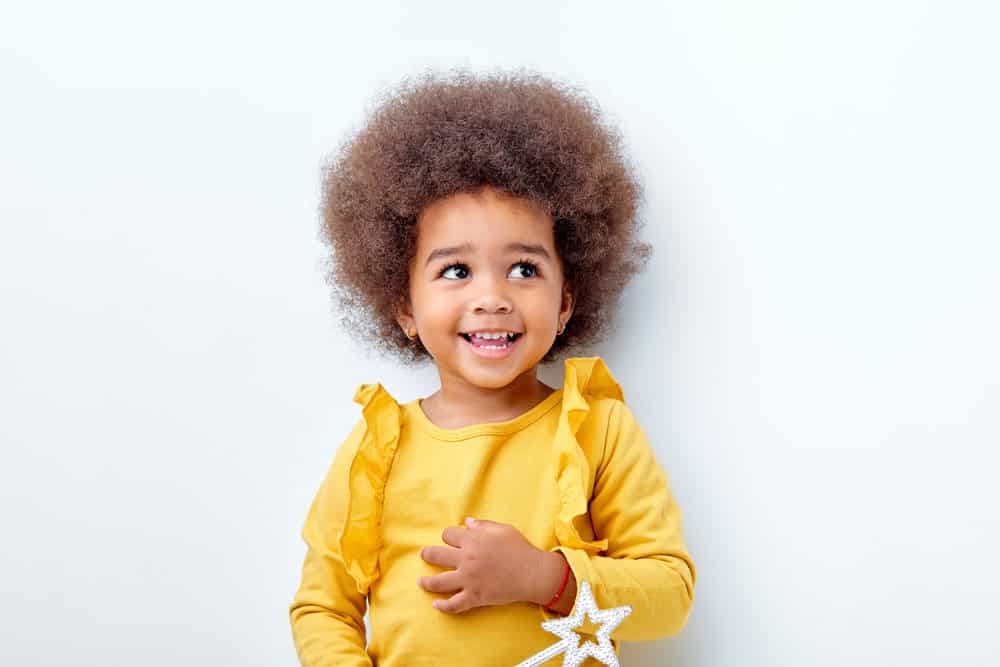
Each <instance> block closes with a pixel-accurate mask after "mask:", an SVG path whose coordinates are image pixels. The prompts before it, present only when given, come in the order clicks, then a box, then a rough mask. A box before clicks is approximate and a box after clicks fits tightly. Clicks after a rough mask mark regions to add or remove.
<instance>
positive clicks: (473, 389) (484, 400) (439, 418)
mask: <svg viewBox="0 0 1000 667" xmlns="http://www.w3.org/2000/svg"><path fill="white" fill-rule="evenodd" d="M537 368H538V367H537V366H535V367H532V368H531V369H530V370H528V371H526V372H524V373H522V374H521V375H519V376H518V377H517V378H515V379H514V381H513V382H511V383H510V384H508V385H506V386H504V387H497V388H492V387H479V386H477V385H474V384H471V383H470V382H468V381H466V380H464V379H461V378H456V377H446V376H445V375H444V374H442V375H441V388H440V389H439V390H438V391H437V392H435V393H434V394H432V395H431V396H429V397H428V398H427V399H425V400H424V401H423V402H422V406H423V408H424V411H425V413H426V414H427V415H428V417H429V418H431V419H432V421H435V422H436V423H439V424H441V425H444V426H445V427H446V428H461V427H462V426H465V425H467V424H480V423H490V422H501V421H508V420H511V419H514V418H515V417H517V416H519V415H521V414H523V413H525V412H527V411H528V410H530V409H531V408H533V407H534V406H536V405H538V404H539V403H541V402H542V401H543V400H544V399H545V398H546V397H547V396H548V395H549V394H551V393H552V392H553V391H555V390H554V389H553V388H552V387H549V386H548V385H546V384H544V383H542V382H539V381H538V378H537V376H536V371H537Z"/></svg>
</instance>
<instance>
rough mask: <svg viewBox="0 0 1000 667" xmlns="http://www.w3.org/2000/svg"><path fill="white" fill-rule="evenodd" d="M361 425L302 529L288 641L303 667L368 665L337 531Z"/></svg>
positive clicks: (356, 597) (359, 600) (359, 599)
mask: <svg viewBox="0 0 1000 667" xmlns="http://www.w3.org/2000/svg"><path fill="white" fill-rule="evenodd" d="M363 430H364V424H363V423H359V424H358V425H357V426H356V427H355V429H354V430H353V431H352V432H351V434H350V435H349V436H348V438H347V440H345V442H344V443H343V444H342V445H341V446H340V448H339V449H338V450H337V454H336V456H335V457H334V461H333V463H332V464H331V466H330V469H329V471H328V472H327V475H326V478H325V479H324V480H323V483H322V485H321V486H320V488H319V491H318V492H317V493H316V496H315V497H314V499H313V501H312V505H311V506H310V508H309V513H308V515H307V516H306V520H305V525H304V526H303V528H302V539H303V540H304V541H305V543H306V546H307V550H306V555H305V560H304V562H303V565H302V582H301V584H300V586H299V589H298V591H297V592H296V594H295V599H294V601H293V602H292V604H291V606H290V607H289V616H290V620H291V627H292V639H293V641H294V643H295V650H296V651H297V652H298V656H299V662H300V663H301V664H302V665H303V667H334V666H336V667H340V666H344V667H371V665H372V661H371V659H370V658H369V657H368V654H367V652H366V651H365V625H364V615H365V609H366V606H367V600H366V598H365V596H363V595H361V594H360V593H358V590H357V587H356V584H355V582H354V579H353V578H352V577H351V575H350V574H349V573H348V572H347V570H346V569H345V567H344V561H343V559H342V558H341V556H340V552H339V545H338V540H337V533H338V531H339V530H340V528H341V525H342V524H343V521H344V513H345V501H346V494H347V489H348V473H349V471H350V465H351V460H352V459H353V457H354V453H355V452H356V451H357V447H358V443H359V441H360V438H361V434H362V433H363Z"/></svg>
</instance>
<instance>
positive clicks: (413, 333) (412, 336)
mask: <svg viewBox="0 0 1000 667" xmlns="http://www.w3.org/2000/svg"><path fill="white" fill-rule="evenodd" d="M406 337H407V338H409V339H410V340H413V339H415V338H416V337H417V330H416V329H408V330H407V331H406Z"/></svg>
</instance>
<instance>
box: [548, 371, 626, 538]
mask: <svg viewBox="0 0 1000 667" xmlns="http://www.w3.org/2000/svg"><path fill="white" fill-rule="evenodd" d="M596 398H615V399H618V400H619V401H624V397H623V395H622V388H621V385H619V384H618V382H616V381H615V379H614V377H613V376H612V375H611V371H609V370H608V367H607V366H606V365H605V364H604V361H603V360H601V358H600V357H580V358H573V359H567V360H566V376H565V380H564V382H563V399H562V401H563V404H562V413H561V414H560V415H559V425H558V427H557V428H556V436H555V443H554V448H555V456H556V482H557V484H558V485H559V495H560V496H561V498H562V507H561V508H560V510H559V514H558V515H557V516H556V525H555V532H556V539H558V540H559V544H560V545H562V546H567V547H571V548H574V549H582V550H584V551H586V552H588V553H592V554H594V555H596V554H598V553H599V552H601V551H607V548H608V540H607V539H601V540H592V541H588V540H584V539H583V538H582V537H580V533H579V531H577V529H576V526H575V525H574V524H573V520H574V519H575V518H576V517H578V516H580V515H581V514H586V512H587V508H588V505H589V502H588V498H587V492H586V488H587V481H588V479H589V477H590V466H589V463H588V462H587V457H586V456H585V455H584V453H583V448H582V447H580V443H579V441H577V439H576V434H577V432H578V431H579V430H580V425H581V424H582V423H583V420H584V419H585V418H586V417H587V413H589V412H590V403H589V401H592V400H594V399H596Z"/></svg>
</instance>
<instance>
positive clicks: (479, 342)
mask: <svg viewBox="0 0 1000 667" xmlns="http://www.w3.org/2000/svg"><path fill="white" fill-rule="evenodd" d="M458 335H459V336H461V337H462V338H464V339H465V341H466V342H467V343H470V344H471V345H472V346H473V347H475V348H477V349H480V350H484V351H485V350H489V351H497V350H506V349H507V348H508V347H510V346H511V345H513V344H514V342H515V341H516V340H518V339H519V338H520V337H521V336H523V335H524V334H520V333H516V334H512V335H507V336H504V337H503V338H494V339H491V338H477V337H475V336H473V335H472V334H467V333H460V334H458Z"/></svg>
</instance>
